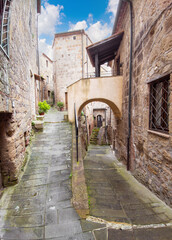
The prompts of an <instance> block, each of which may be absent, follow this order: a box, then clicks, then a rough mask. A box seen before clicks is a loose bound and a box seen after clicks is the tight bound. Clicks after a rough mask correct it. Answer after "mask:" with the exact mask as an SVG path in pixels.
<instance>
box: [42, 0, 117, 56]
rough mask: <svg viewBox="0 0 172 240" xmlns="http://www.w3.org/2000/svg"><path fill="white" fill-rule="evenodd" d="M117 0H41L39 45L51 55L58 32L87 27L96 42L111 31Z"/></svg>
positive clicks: (88, 32) (86, 29)
mask: <svg viewBox="0 0 172 240" xmlns="http://www.w3.org/2000/svg"><path fill="white" fill-rule="evenodd" d="M117 4H118V0H86V1H85V0H83V1H79V0H73V1H71V0H42V10H41V15H40V16H39V48H40V51H41V52H43V51H44V52H45V53H46V54H47V55H48V56H49V57H51V54H52V53H51V46H52V41H53V38H54V34H55V33H59V32H67V31H71V30H78V29H84V30H85V31H86V33H87V34H88V35H89V37H90V38H91V40H92V41H93V42H96V41H99V40H102V39H104V38H106V37H108V36H109V35H110V34H111V32H112V27H113V23H114V18H115V14H116V9H117Z"/></svg>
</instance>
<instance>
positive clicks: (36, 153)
mask: <svg viewBox="0 0 172 240" xmlns="http://www.w3.org/2000/svg"><path fill="white" fill-rule="evenodd" d="M64 114H65V112H57V111H56V110H53V109H51V110H50V111H49V113H48V114H47V115H46V116H45V124H44V130H43V131H42V132H37V133H36V135H35V137H34V139H33V140H32V144H31V155H30V160H29V162H28V163H27V165H26V167H25V171H24V173H23V176H22V178H21V180H20V181H19V183H18V184H17V185H15V186H11V187H9V188H7V189H5V190H4V194H3V196H2V198H1V200H0V240H5V239H12V240H20V239H21V240H36V239H39V240H43V239H47V240H48V239H51V240H171V239H172V210H171V209H170V208H169V207H167V206H166V205H165V204H164V203H163V202H162V201H160V200H159V199H158V198H157V197H156V196H154V195H153V194H152V193H150V191H148V190H147V189H146V188H145V187H144V186H143V185H141V184H140V183H138V182H137V181H136V180H135V179H134V178H133V177H132V176H131V175H130V174H129V173H128V172H127V171H126V170H125V169H124V168H123V166H122V164H121V163H119V162H118V161H117V160H115V157H114V155H113V154H112V152H111V150H110V148H109V146H95V145H90V147H89V149H88V153H87V155H86V157H85V159H84V168H85V178H86V184H87V189H88V195H89V197H88V202H89V207H90V215H89V216H88V217H87V218H86V219H81V218H80V217H79V216H78V214H77V213H76V211H75V209H74V208H73V206H72V204H71V198H72V191H71V176H72V174H71V155H72V154H71V148H72V129H71V125H70V124H69V123H68V122H65V121H64Z"/></svg>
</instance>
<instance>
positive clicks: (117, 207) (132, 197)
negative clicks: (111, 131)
mask: <svg viewBox="0 0 172 240" xmlns="http://www.w3.org/2000/svg"><path fill="white" fill-rule="evenodd" d="M84 168H85V178H86V184H87V189H88V194H89V199H90V215H91V216H92V217H93V218H92V217H91V220H90V217H89V218H88V220H90V221H91V222H92V223H93V222H94V223H101V224H102V226H101V227H100V228H99V229H94V230H92V232H93V233H94V237H95V239H96V240H106V239H107V240H113V239H114V240H154V239H156V240H171V239H172V220H171V219H172V209H171V208H169V207H168V206H167V205H165V204H164V203H163V202H162V201H161V200H159V199H158V198H157V197H156V196H155V195H153V194H152V193H151V192H150V191H149V190H148V189H146V188H145V187H144V186H143V185H142V184H140V183H138V182H137V181H136V179H134V177H132V175H131V174H130V173H129V172H127V171H126V170H125V168H124V167H123V166H122V164H121V163H119V162H118V161H117V160H116V159H115V156H114V155H113V154H112V152H111V151H110V148H109V147H108V146H101V147H100V146H95V145H94V146H92V145H91V146H90V147H89V150H88V154H87V155H86V157H85V159H84ZM104 224H105V225H104Z"/></svg>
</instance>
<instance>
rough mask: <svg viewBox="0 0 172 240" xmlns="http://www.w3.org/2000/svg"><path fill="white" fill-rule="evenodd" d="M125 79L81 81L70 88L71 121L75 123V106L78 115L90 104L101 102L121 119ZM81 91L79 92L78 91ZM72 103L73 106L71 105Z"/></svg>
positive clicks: (109, 78) (107, 78)
mask: <svg viewBox="0 0 172 240" xmlns="http://www.w3.org/2000/svg"><path fill="white" fill-rule="evenodd" d="M122 84H123V79H122V77H121V76H118V77H105V78H91V79H81V80H79V81H77V82H76V83H74V84H72V85H70V86H69V87H68V99H70V101H69V108H68V115H69V121H71V122H73V121H74V105H73V104H72V103H76V110H77V112H78V115H79V114H80V113H81V111H82V109H83V108H84V107H85V106H86V105H87V104H88V103H90V102H93V101H99V102H104V103H106V104H108V105H109V106H110V107H111V108H112V110H113V112H114V113H115V114H116V116H117V117H121V110H122ZM78 89H79V91H78ZM70 103H71V104H70Z"/></svg>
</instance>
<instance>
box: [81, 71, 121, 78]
mask: <svg viewBox="0 0 172 240" xmlns="http://www.w3.org/2000/svg"><path fill="white" fill-rule="evenodd" d="M121 75H122V74H120V76H121ZM114 76H119V75H118V74H117V73H114V72H112V71H107V72H105V71H104V72H101V73H100V77H114ZM84 78H96V74H95V72H88V73H86V74H85V75H84Z"/></svg>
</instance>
